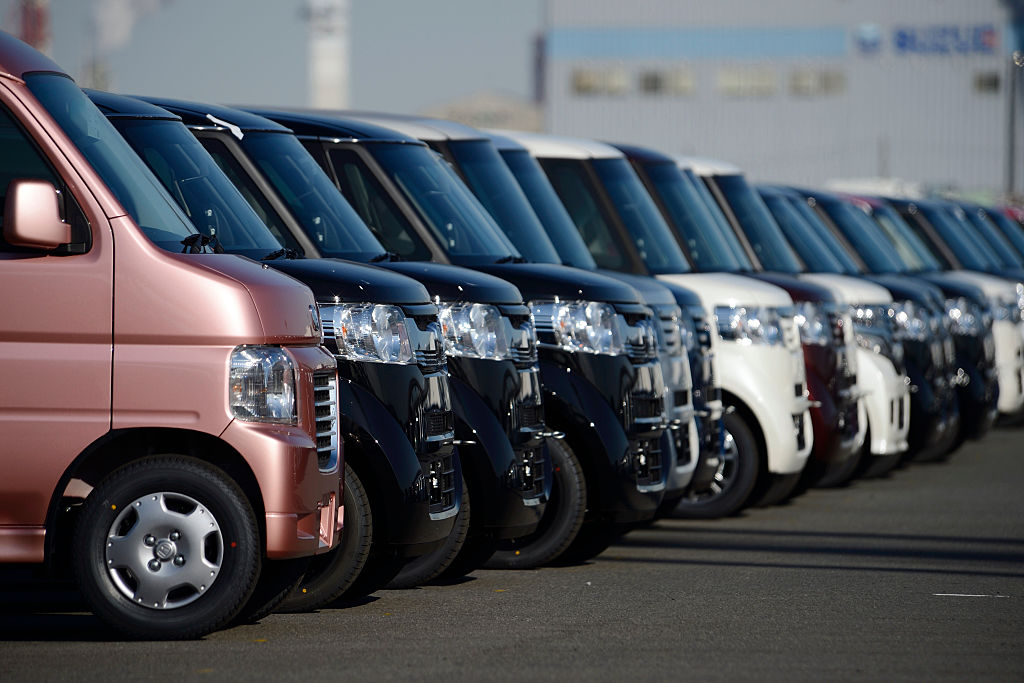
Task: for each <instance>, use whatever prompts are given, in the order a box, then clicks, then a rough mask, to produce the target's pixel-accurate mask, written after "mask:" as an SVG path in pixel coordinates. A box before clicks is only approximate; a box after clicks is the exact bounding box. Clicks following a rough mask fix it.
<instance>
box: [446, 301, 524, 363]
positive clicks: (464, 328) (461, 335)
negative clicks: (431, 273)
mask: <svg viewBox="0 0 1024 683" xmlns="http://www.w3.org/2000/svg"><path fill="white" fill-rule="evenodd" d="M437 317H438V319H439V320H440V321H441V333H442V336H443V337H444V346H445V352H447V354H448V355H449V356H467V357H469V358H492V359H496V360H502V359H505V358H511V357H512V354H511V352H510V351H509V339H508V333H509V330H506V329H505V319H504V317H503V316H502V315H501V311H499V310H498V309H497V307H495V306H490V305H487V304H473V303H468V302H456V303H442V304H439V305H438V311H437Z"/></svg>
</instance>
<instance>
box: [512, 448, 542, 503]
mask: <svg viewBox="0 0 1024 683" xmlns="http://www.w3.org/2000/svg"><path fill="white" fill-rule="evenodd" d="M512 476H513V478H514V481H513V485H514V486H515V487H516V488H517V489H518V490H519V492H520V493H521V494H523V497H524V498H539V497H541V496H543V495H544V449H543V448H528V449H525V450H523V451H519V452H517V453H516V462H515V465H513V467H512Z"/></svg>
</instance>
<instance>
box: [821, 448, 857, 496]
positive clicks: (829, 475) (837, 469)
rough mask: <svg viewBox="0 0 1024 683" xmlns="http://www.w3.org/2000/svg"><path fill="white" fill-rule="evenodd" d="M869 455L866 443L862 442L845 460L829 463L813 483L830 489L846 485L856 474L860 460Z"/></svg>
mask: <svg viewBox="0 0 1024 683" xmlns="http://www.w3.org/2000/svg"><path fill="white" fill-rule="evenodd" d="M870 457H871V455H870V454H868V445H867V444H864V445H863V446H861V447H860V448H859V449H857V452H856V453H854V454H853V455H851V456H850V457H848V458H847V459H846V460H844V461H842V462H840V463H830V464H829V465H828V466H827V467H826V468H825V474H823V475H822V476H821V478H820V479H818V481H817V482H816V483H815V484H814V486H815V488H819V489H830V488H837V487H839V486H846V485H847V484H849V483H850V480H851V479H853V478H854V477H855V476H856V474H857V470H858V467H859V465H860V461H861V460H862V459H864V458H870Z"/></svg>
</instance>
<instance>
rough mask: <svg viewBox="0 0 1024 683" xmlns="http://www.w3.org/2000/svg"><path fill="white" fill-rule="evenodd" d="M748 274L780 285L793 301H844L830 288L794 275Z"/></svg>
mask: <svg viewBox="0 0 1024 683" xmlns="http://www.w3.org/2000/svg"><path fill="white" fill-rule="evenodd" d="M748 275H749V276H750V277H752V278H757V279H758V280H761V281H762V282H770V283H771V284H773V285H776V286H778V287H782V288H783V289H784V290H786V291H787V292H788V293H789V296H791V297H792V298H793V301H810V302H813V303H844V302H842V301H839V300H838V298H837V297H836V292H834V291H833V290H832V288H830V287H826V286H823V285H819V284H815V283H814V282H811V281H808V280H801V279H800V278H799V277H797V276H796V275H790V274H789V273H775V272H759V273H748Z"/></svg>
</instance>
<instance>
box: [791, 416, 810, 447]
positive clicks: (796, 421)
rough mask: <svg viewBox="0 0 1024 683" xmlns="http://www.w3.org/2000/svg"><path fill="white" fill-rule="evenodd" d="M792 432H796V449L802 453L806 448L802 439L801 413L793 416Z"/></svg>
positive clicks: (805, 443) (802, 420) (802, 423)
mask: <svg viewBox="0 0 1024 683" xmlns="http://www.w3.org/2000/svg"><path fill="white" fill-rule="evenodd" d="M793 430H794V431H795V432H796V448H797V450H800V451H802V450H803V449H804V448H805V447H806V446H807V440H806V439H805V438H804V416H803V414H802V413H801V414H800V415H794V416H793Z"/></svg>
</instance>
